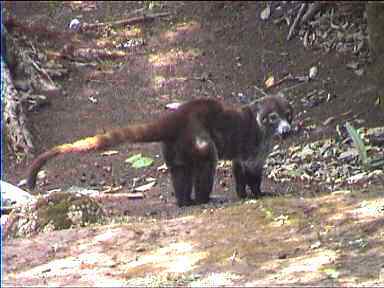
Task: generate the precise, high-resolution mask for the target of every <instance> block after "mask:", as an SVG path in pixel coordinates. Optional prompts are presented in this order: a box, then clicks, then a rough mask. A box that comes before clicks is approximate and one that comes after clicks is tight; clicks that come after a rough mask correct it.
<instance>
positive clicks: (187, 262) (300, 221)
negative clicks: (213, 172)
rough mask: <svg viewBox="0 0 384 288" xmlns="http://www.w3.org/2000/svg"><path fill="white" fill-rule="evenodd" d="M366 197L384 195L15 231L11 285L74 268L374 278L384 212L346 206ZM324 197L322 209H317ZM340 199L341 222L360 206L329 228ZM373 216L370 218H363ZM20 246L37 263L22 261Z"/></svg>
mask: <svg viewBox="0 0 384 288" xmlns="http://www.w3.org/2000/svg"><path fill="white" fill-rule="evenodd" d="M369 198H371V199H369ZM366 199H369V201H372V202H369V203H376V204H378V203H379V202H378V201H381V200H380V198H379V197H377V195H375V194H367V195H366V196H363V195H358V196H351V194H346V195H343V196H342V197H340V196H339V195H336V196H330V195H327V196H323V197H318V198H313V199H310V198H308V199H302V200H301V201H300V204H299V205H298V203H297V200H295V199H293V198H285V197H277V198H274V200H275V201H274V200H273V199H272V200H271V199H266V200H265V201H264V200H258V201H249V202H248V203H247V202H246V203H236V204H231V205H228V206H227V207H217V208H209V207H207V208H205V209H203V210H202V211H199V210H198V209H192V210H186V211H185V213H186V214H185V215H184V216H182V217H177V218H174V219H170V220H156V219H152V220H150V219H146V220H144V222H142V221H139V220H138V219H136V220H135V219H131V221H130V222H131V223H129V224H115V225H111V226H104V227H99V228H98V227H94V228H86V229H82V230H76V229H71V230H67V231H58V232H53V233H50V234H41V235H38V236H36V237H34V238H32V239H31V240H27V239H14V240H10V241H9V242H6V243H5V248H6V250H5V251H6V254H5V258H4V260H5V264H6V265H7V266H6V267H7V270H6V273H5V276H6V282H5V283H10V281H16V282H15V283H17V284H19V285H22V284H23V283H35V284H43V283H44V282H42V281H43V280H42V275H44V279H45V280H44V281H48V282H49V283H56V284H57V285H59V284H60V285H64V284H65V283H68V282H66V281H67V280H65V279H68V278H70V279H72V280H73V277H74V275H77V276H76V277H77V278H78V281H79V282H78V283H82V282H81V281H85V283H88V284H89V285H94V284H97V283H107V281H112V282H111V283H120V284H121V285H138V283H139V284H140V283H141V284H142V285H155V286H156V285H164V284H171V285H172V284H176V283H179V284H180V283H183V284H188V285H191V286H198V285H203V284H204V283H206V284H207V283H210V284H211V285H240V284H241V285H246V286H254V285H265V284H266V283H268V284H269V285H271V284H275V285H277V284H290V285H297V284H306V285H307V284H311V283H317V284H321V283H323V284H324V283H325V284H329V283H328V282H332V283H344V284H349V285H354V284H359V283H360V284H361V283H365V281H370V282H369V283H372V282H374V281H379V278H378V277H379V275H380V273H381V269H382V267H381V265H382V263H383V262H382V261H383V260H384V248H383V238H382V237H383V235H384V228H383V225H380V224H375V223H376V222H377V221H379V222H378V223H382V221H381V222H380V217H382V214H380V213H382V212H380V211H379V212H378V213H377V214H372V213H371V212H370V211H365V210H359V208H358V209H357V210H356V206H354V205H349V204H348V203H349V202H351V201H354V202H355V201H356V203H360V204H361V203H363V204H364V203H365V202H366ZM274 203H276V205H274ZM320 203H321V204H322V205H323V206H324V207H323V208H322V209H317V208H311V207H313V205H319V204H320ZM336 204H337V207H338V208H341V209H344V210H343V211H344V214H343V215H344V217H343V218H344V219H343V220H348V218H349V215H350V214H351V213H355V212H356V211H359V213H356V217H355V218H354V219H353V221H352V222H353V224H354V226H351V227H350V221H343V222H339V224H338V226H332V229H325V227H326V226H327V225H330V223H331V222H332V221H333V220H332V213H328V212H330V211H333V207H334V205H336ZM383 204H384V203H383V202H382V201H381V202H380V204H378V206H380V205H383ZM364 205H366V204H364ZM275 206H276V208H275ZM300 207H301V209H304V210H305V209H306V208H308V209H312V210H311V217H310V218H309V219H308V218H307V217H306V214H305V213H296V214H294V217H296V218H297V220H296V221H289V219H290V216H289V215H292V214H291V213H293V212H294V211H296V210H300ZM381 207H382V206H381ZM284 211H285V212H284ZM281 213H282V214H281ZM367 215H370V217H371V221H369V222H359V221H360V220H362V219H367V218H366V217H367ZM282 216H285V219H286V221H281V219H283V218H284V217H282ZM356 224H357V226H356ZM303 225H304V226H303ZM352 227H356V228H354V229H353V228H352ZM48 239H49V242H47V240H48ZM46 243H56V244H51V245H52V246H50V245H46ZM55 245H56V246H55ZM52 247H53V248H52ZM24 249H28V251H31V255H30V257H35V258H34V259H35V260H34V261H32V262H25V261H22V262H20V260H23V257H20V253H21V251H22V250H24ZM37 251H41V253H39V254H37V253H36V252H37ZM38 259H39V260H38ZM24 260H25V259H24ZM22 263H23V264H22ZM21 264H22V265H21ZM19 267H20V268H19ZM356 275H358V277H356ZM100 281H101V282H100ZM74 283H77V282H74ZM97 285H98V284H97Z"/></svg>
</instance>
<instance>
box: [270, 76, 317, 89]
mask: <svg viewBox="0 0 384 288" xmlns="http://www.w3.org/2000/svg"><path fill="white" fill-rule="evenodd" d="M309 80H310V79H309V77H308V76H293V75H292V74H291V73H289V74H288V75H286V76H284V77H283V78H281V79H280V80H278V81H276V82H274V83H273V84H272V85H270V86H268V87H267V88H265V90H269V89H271V88H273V87H276V86H278V85H280V84H281V83H283V82H285V81H299V82H308V81H309Z"/></svg>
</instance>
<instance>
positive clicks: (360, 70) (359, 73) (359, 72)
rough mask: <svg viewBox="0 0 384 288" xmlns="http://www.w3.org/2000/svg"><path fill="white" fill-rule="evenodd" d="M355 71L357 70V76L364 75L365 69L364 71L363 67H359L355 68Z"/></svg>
mask: <svg viewBox="0 0 384 288" xmlns="http://www.w3.org/2000/svg"><path fill="white" fill-rule="evenodd" d="M354 72H355V74H356V75H357V76H363V75H364V72H365V71H364V69H363V68H361V69H357V70H355V71H354Z"/></svg>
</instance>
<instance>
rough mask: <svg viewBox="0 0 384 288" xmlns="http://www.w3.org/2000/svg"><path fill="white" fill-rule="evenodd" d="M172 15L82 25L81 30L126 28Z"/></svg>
mask: <svg viewBox="0 0 384 288" xmlns="http://www.w3.org/2000/svg"><path fill="white" fill-rule="evenodd" d="M169 15H170V13H168V12H164V13H157V14H150V15H143V16H138V17H133V18H129V19H124V20H118V21H111V22H104V23H94V24H89V23H83V24H82V25H81V30H83V31H86V30H92V29H97V28H102V27H105V26H114V27H116V26H124V25H134V24H137V23H141V22H145V21H152V20H154V19H156V18H160V17H166V16H169Z"/></svg>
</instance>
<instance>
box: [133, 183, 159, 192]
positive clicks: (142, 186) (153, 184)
mask: <svg viewBox="0 0 384 288" xmlns="http://www.w3.org/2000/svg"><path fill="white" fill-rule="evenodd" d="M155 184H156V181H153V182H149V183H147V184H144V185H141V186H139V187H136V188H135V189H134V190H135V191H139V192H144V191H148V190H150V189H151V188H152V187H153V186H155Z"/></svg>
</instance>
